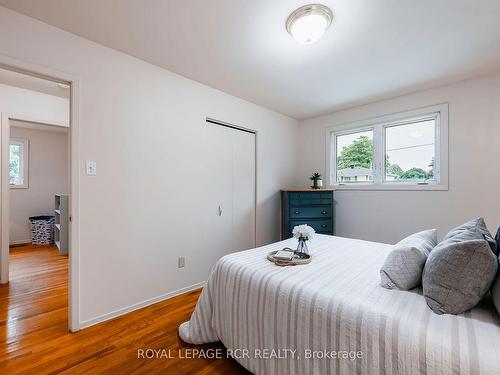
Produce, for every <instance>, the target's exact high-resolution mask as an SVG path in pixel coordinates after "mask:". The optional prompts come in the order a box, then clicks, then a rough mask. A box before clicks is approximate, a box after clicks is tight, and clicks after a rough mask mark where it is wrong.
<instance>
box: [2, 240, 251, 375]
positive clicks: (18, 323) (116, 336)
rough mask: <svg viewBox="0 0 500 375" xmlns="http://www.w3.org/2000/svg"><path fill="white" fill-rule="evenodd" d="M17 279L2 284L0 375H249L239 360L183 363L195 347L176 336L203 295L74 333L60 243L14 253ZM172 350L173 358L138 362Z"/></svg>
mask: <svg viewBox="0 0 500 375" xmlns="http://www.w3.org/2000/svg"><path fill="white" fill-rule="evenodd" d="M10 259H11V262H10V272H11V281H10V283H9V284H7V285H1V286H0V374H2V375H4V374H62V373H64V374H135V373H137V374H142V373H144V374H145V373H148V374H159V373H161V374H224V375H230V374H246V373H248V372H246V370H245V369H243V368H242V367H241V366H239V365H238V363H237V362H236V361H234V360H232V359H227V358H225V355H224V358H222V359H204V358H196V359H180V358H178V355H177V354H178V353H186V349H192V348H196V349H222V350H224V347H223V346H222V344H210V345H202V346H191V345H187V344H184V343H183V342H182V341H181V340H180V339H179V337H178V335H177V327H178V326H179V324H180V323H182V322H183V321H186V320H188V319H189V317H190V315H191V312H192V310H193V309H194V307H195V305H196V301H197V299H198V296H199V293H200V291H201V290H196V291H193V292H190V293H186V294H183V295H180V296H178V297H174V298H171V299H169V300H167V301H164V302H160V303H157V304H155V305H152V306H149V307H146V308H144V309H141V310H137V311H134V312H132V313H130V314H127V315H125V316H122V317H119V318H116V319H113V320H111V321H108V322H104V323H101V324H98V325H96V326H93V327H90V328H87V329H84V330H82V331H80V332H77V333H69V332H68V330H67V319H68V306H67V300H68V283H67V279H68V264H67V261H68V258H67V257H64V256H59V255H58V253H57V249H56V248H55V247H53V246H47V247H40V246H31V245H29V246H20V247H15V248H12V249H11V258H10ZM149 348H151V349H165V351H164V352H163V353H165V352H167V351H168V350H169V349H170V351H171V352H170V353H171V356H173V357H175V358H172V359H168V358H161V357H160V358H155V359H147V358H138V349H149Z"/></svg>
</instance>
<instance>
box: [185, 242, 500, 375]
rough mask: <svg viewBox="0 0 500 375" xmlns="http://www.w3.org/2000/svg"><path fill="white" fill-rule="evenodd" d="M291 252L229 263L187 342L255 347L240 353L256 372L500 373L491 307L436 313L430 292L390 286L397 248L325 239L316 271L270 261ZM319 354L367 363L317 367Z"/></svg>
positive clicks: (235, 257)
mask: <svg viewBox="0 0 500 375" xmlns="http://www.w3.org/2000/svg"><path fill="white" fill-rule="evenodd" d="M285 246H290V247H294V246H296V241H295V240H293V239H290V240H286V241H283V242H279V243H276V244H272V245H268V246H264V247H260V248H257V249H252V250H247V251H242V252H238V253H234V254H230V255H227V256H225V257H223V258H222V259H220V261H219V262H218V263H217V264H216V266H215V267H214V269H213V271H212V274H211V275H210V278H209V280H208V282H207V285H206V287H205V288H204V289H203V292H202V294H201V296H200V299H199V301H198V304H197V306H196V309H195V311H194V312H193V315H192V316H191V320H190V321H189V322H186V323H183V324H182V325H181V326H180V327H179V334H180V337H181V338H182V339H183V340H184V341H185V342H188V343H192V344H201V343H208V342H213V341H219V340H220V341H222V343H223V344H224V345H225V346H226V347H227V348H228V349H229V350H230V352H231V350H235V349H245V350H247V351H248V352H246V351H239V352H238V351H234V353H235V354H238V355H237V357H239V358H236V359H237V361H238V362H240V363H241V364H242V365H243V366H244V367H245V368H247V369H249V370H250V371H252V372H253V373H256V374H283V375H289V374H297V375H305V374H339V375H341V374H342V375H343V374H380V375H382V374H393V375H396V374H471V375H476V374H477V375H479V374H481V375H483V374H484V375H486V374H491V375H498V374H500V320H499V318H498V315H497V314H496V312H495V311H494V309H493V308H492V305H491V304H489V303H484V304H483V305H481V306H479V307H477V308H475V309H474V310H472V311H470V312H468V313H465V314H463V315H459V316H453V315H436V314H434V313H433V312H432V311H431V310H430V309H429V308H428V307H427V305H426V303H425V300H424V298H423V297H422V295H421V291H420V290H415V291H411V292H404V291H395V290H387V289H384V288H382V287H381V286H380V285H379V282H380V278H379V269H380V266H381V265H382V263H383V261H384V259H385V256H386V255H387V253H388V252H389V251H390V249H391V247H390V245H385V244H380V243H374V242H367V241H360V240H353V239H347V238H340V237H331V236H324V235H317V236H316V237H315V238H314V241H313V242H311V243H310V245H309V249H310V251H311V254H312V255H313V261H312V262H311V263H310V264H308V265H303V266H295V267H278V266H275V265H274V264H272V263H270V262H269V261H267V260H266V255H267V253H268V252H270V251H272V250H277V249H281V248H283V247H285ZM264 349H282V351H280V352H277V351H276V352H269V351H265V350H264ZM283 349H287V350H286V351H284V350H283ZM293 350H295V352H292V351H293ZM311 351H314V353H315V354H316V355H317V356H323V357H324V353H325V351H327V352H330V355H331V351H341V353H339V356H341V357H342V356H345V355H346V354H349V355H351V357H352V356H353V352H356V353H357V352H361V353H360V354H356V355H357V356H358V357H362V358H359V359H354V360H353V359H319V358H314V359H312V358H309V359H307V358H306V357H307V355H308V354H309V355H311V354H312V353H313V352H311ZM346 352H350V353H346ZM246 353H248V355H245V354H246ZM273 353H274V355H273ZM321 353H323V355H322V354H321ZM275 356H280V357H285V358H275Z"/></svg>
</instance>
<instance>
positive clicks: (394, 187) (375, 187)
mask: <svg viewBox="0 0 500 375" xmlns="http://www.w3.org/2000/svg"><path fill="white" fill-rule="evenodd" d="M331 188H333V189H334V190H337V191H338V190H371V191H400V190H401V191H408V190H410V191H447V190H449V189H448V184H427V185H424V184H421V185H420V184H408V183H406V184H363V183H359V184H345V185H339V184H335V185H332V186H331Z"/></svg>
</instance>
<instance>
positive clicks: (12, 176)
mask: <svg viewBox="0 0 500 375" xmlns="http://www.w3.org/2000/svg"><path fill="white" fill-rule="evenodd" d="M9 154H10V155H9V184H10V187H11V188H24V189H27V188H28V160H29V158H28V140H27V139H16V138H11V140H10V146H9Z"/></svg>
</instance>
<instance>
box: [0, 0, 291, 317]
mask: <svg viewBox="0 0 500 375" xmlns="http://www.w3.org/2000/svg"><path fill="white" fill-rule="evenodd" d="M165 48H168V46H166V47H165ZM0 52H1V53H2V54H4V55H8V56H10V57H12V58H17V59H22V60H24V61H27V62H29V63H32V64H38V65H43V66H47V67H50V68H52V69H57V70H60V71H65V72H68V73H72V74H76V75H78V76H79V77H80V80H81V90H80V91H81V101H80V116H81V118H80V124H81V125H80V126H81V129H80V147H81V159H82V170H81V171H80V173H81V187H80V193H81V199H80V205H81V217H80V223H81V244H80V277H81V280H80V282H81V284H80V285H81V286H80V294H81V297H80V298H81V301H80V316H81V320H82V321H83V322H84V324H88V323H90V322H93V321H94V319H96V318H98V317H99V316H102V315H103V314H107V313H110V312H113V311H115V310H120V309H123V308H126V307H128V306H131V305H133V304H136V303H140V302H142V301H147V300H149V299H153V298H156V297H159V296H162V295H164V294H166V293H169V292H172V291H176V290H178V289H180V288H183V287H186V286H189V285H192V284H195V283H198V282H201V281H203V280H205V279H206V278H207V276H208V273H209V271H210V268H211V267H212V265H213V263H214V262H215V261H216V259H212V261H211V262H206V257H201V259H197V255H198V254H200V252H207V251H208V250H207V243H206V241H203V237H204V235H203V230H204V229H203V220H202V219H201V217H202V215H200V212H201V211H202V210H204V209H206V205H207V202H206V199H205V196H204V181H210V171H208V170H204V169H203V168H202V163H201V161H202V160H203V157H204V155H205V154H206V153H208V152H210V150H209V149H207V147H206V145H205V142H204V134H205V131H206V125H205V117H206V116H209V117H213V118H217V119H220V120H224V121H227V122H231V123H234V124H238V125H241V126H245V127H249V128H253V129H256V130H258V132H259V135H258V137H259V139H258V150H257V152H258V156H257V157H258V212H257V239H258V243H259V244H264V243H268V242H271V241H275V240H277V239H278V238H279V192H278V191H279V189H280V188H283V187H285V186H287V185H290V184H291V183H292V182H293V181H294V175H295V155H296V150H295V145H296V140H297V138H296V135H297V127H298V125H297V121H295V120H293V119H290V118H288V117H285V116H282V115H280V114H277V113H275V112H272V111H269V110H267V109H264V108H262V107H259V106H257V105H254V104H252V103H249V102H246V101H244V100H241V99H238V98H236V97H233V96H230V95H227V94H225V93H223V92H220V91H218V90H215V89H212V88H210V87H207V86H204V85H202V84H199V83H197V82H194V81H191V80H188V79H186V78H183V77H181V76H178V75H176V74H173V73H171V72H168V71H166V70H163V69H161V68H158V67H156V66H153V65H150V64H148V63H145V62H143V61H140V60H138V59H135V58H132V57H130V56H127V55H125V54H122V53H119V52H117V51H114V50H111V49H108V48H105V47H102V46H100V45H97V44H95V43H92V42H90V41H87V40H84V39H82V38H79V37H76V36H74V35H72V34H69V33H66V32H63V31H61V30H59V29H56V28H53V27H50V26H48V25H46V24H43V23H41V22H38V21H36V20H34V19H31V18H28V17H25V16H22V15H20V14H17V13H14V12H12V11H10V10H8V9H5V8H0ZM84 160H96V161H97V176H95V177H88V176H85V175H84V174H83V172H84V171H83V161H84ZM179 255H184V256H186V268H183V269H177V257H178V256H179Z"/></svg>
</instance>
